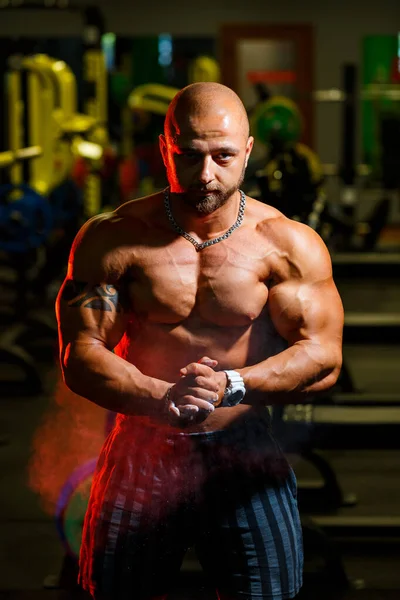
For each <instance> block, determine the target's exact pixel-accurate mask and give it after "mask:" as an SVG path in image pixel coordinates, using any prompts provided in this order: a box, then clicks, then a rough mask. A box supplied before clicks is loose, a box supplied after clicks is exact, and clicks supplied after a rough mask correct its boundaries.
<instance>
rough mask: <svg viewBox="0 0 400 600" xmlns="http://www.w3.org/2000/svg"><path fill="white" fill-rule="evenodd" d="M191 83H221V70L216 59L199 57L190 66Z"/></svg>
mask: <svg viewBox="0 0 400 600" xmlns="http://www.w3.org/2000/svg"><path fill="white" fill-rule="evenodd" d="M188 75H189V77H188V79H189V83H196V82H198V81H215V82H219V81H221V69H220V66H219V64H218V62H217V61H216V60H215V58H212V57H211V56H197V57H196V58H195V59H194V60H192V62H191V63H190V65H189V74H188Z"/></svg>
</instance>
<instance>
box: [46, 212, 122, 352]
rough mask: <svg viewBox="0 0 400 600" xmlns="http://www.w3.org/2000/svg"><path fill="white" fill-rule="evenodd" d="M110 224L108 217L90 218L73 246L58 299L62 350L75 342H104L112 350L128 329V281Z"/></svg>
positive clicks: (57, 308) (57, 311)
mask: <svg viewBox="0 0 400 600" xmlns="http://www.w3.org/2000/svg"><path fill="white" fill-rule="evenodd" d="M107 227H108V225H107V223H106V222H105V221H104V220H97V221H94V220H93V221H91V222H89V223H88V224H87V225H86V226H84V228H83V229H82V230H81V231H80V232H79V233H78V235H77V237H76V239H75V241H74V244H73V246H72V250H71V254H70V259H69V264H68V273H67V277H66V279H65V281H64V283H63V285H62V286H61V289H60V291H59V294H58V297H57V302H56V313H57V320H58V325H59V333H60V343H61V353H62V354H63V353H64V352H65V350H66V348H67V346H68V345H69V344H73V343H80V344H96V343H97V344H103V345H104V346H105V347H107V348H108V349H110V350H111V349H113V348H114V347H115V346H116V345H117V344H118V342H119V341H120V339H121V337H122V335H123V333H124V331H125V329H126V325H127V322H128V319H129V306H128V294H127V284H126V281H125V279H124V276H123V269H122V268H121V267H118V263H117V262H116V260H115V258H113V257H115V250H114V248H113V239H112V237H111V236H107V235H106V234H107V229H106V228H107ZM105 229H106V231H104V230H105ZM107 238H108V239H107Z"/></svg>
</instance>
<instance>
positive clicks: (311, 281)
mask: <svg viewBox="0 0 400 600" xmlns="http://www.w3.org/2000/svg"><path fill="white" fill-rule="evenodd" d="M293 228H294V235H293V236H292V238H291V240H292V246H291V251H290V253H288V254H287V262H286V267H285V268H284V269H282V271H281V273H280V277H279V278H278V281H277V283H276V285H274V286H273V287H272V288H271V290H270V296H269V309H270V315H271V318H272V321H273V323H274V325H275V327H276V329H277V331H278V332H279V333H280V335H282V337H284V338H285V339H286V340H287V341H288V342H289V344H294V343H296V342H299V341H301V340H307V339H310V340H314V341H316V342H319V343H321V342H323V343H326V342H328V343H329V342H330V341H332V342H333V343H334V344H335V345H340V346H341V343H342V332H343V320H344V316H343V306H342V301H341V299H340V296H339V293H338V291H337V288H336V285H335V283H334V281H333V276H332V263H331V258H330V255H329V252H328V249H327V248H326V246H325V244H324V243H323V241H322V240H321V238H320V237H319V236H318V235H317V234H316V233H315V232H314V231H311V230H310V229H309V228H308V227H305V226H303V225H301V224H299V223H297V224H293Z"/></svg>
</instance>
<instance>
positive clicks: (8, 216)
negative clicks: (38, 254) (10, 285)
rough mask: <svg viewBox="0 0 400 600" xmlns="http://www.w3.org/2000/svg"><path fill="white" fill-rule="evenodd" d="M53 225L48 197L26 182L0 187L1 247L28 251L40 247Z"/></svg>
mask: <svg viewBox="0 0 400 600" xmlns="http://www.w3.org/2000/svg"><path fill="white" fill-rule="evenodd" d="M21 192H22V196H21V195H20V193H21ZM15 195H16V198H15V199H14V196H15ZM18 196H20V197H18ZM52 228H53V214H52V210H51V207H50V205H49V203H48V201H47V199H46V198H43V196H41V195H40V194H38V193H37V192H35V191H34V190H33V189H32V188H30V187H29V186H27V185H24V184H22V185H19V186H15V185H12V184H9V185H3V186H0V250H2V251H4V252H8V253H11V252H17V253H26V252H28V251H30V250H33V249H36V248H39V246H42V245H43V244H45V242H46V241H47V239H48V238H49V236H50V233H51V231H52Z"/></svg>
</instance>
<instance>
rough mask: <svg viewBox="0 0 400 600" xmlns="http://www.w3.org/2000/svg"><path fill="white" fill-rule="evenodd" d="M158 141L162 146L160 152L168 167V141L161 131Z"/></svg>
mask: <svg viewBox="0 0 400 600" xmlns="http://www.w3.org/2000/svg"><path fill="white" fill-rule="evenodd" d="M158 143H159V146H160V152H161V156H162V159H163V163H164V165H165V166H166V167H167V166H168V165H167V141H166V139H165V136H164V135H163V134H162V133H160V135H159V136H158Z"/></svg>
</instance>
